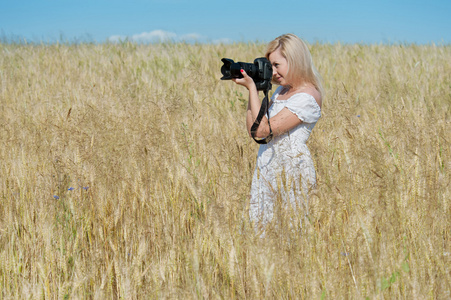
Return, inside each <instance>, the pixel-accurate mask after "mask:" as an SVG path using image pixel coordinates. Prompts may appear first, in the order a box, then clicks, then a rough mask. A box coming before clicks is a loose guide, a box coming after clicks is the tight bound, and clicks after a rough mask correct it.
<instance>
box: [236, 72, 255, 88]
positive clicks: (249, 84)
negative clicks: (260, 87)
mask: <svg viewBox="0 0 451 300" xmlns="http://www.w3.org/2000/svg"><path fill="white" fill-rule="evenodd" d="M241 74H243V78H233V79H232V81H233V82H235V83H236V84H239V85H242V86H244V87H245V88H247V89H248V90H249V91H250V90H253V89H255V90H256V89H257V87H256V86H255V82H254V79H252V77H250V76H249V75H247V74H246V72H245V71H244V70H243V69H241Z"/></svg>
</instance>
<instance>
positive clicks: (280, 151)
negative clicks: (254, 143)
mask: <svg viewBox="0 0 451 300" xmlns="http://www.w3.org/2000/svg"><path fill="white" fill-rule="evenodd" d="M282 88H283V87H282V86H279V87H278V88H277V89H276V90H275V92H274V94H273V95H272V97H271V99H272V105H271V107H270V108H269V110H268V112H269V117H270V118H271V117H273V116H275V115H276V114H277V113H279V112H280V111H281V110H282V109H283V108H285V107H286V108H288V109H289V110H290V111H291V112H293V113H295V114H296V115H297V116H298V118H299V119H300V120H301V121H302V123H301V124H299V125H298V126H296V127H295V128H293V129H291V130H290V131H289V132H287V133H285V134H283V135H280V136H277V137H274V138H273V139H272V140H271V141H270V142H269V143H268V144H262V145H261V146H260V149H259V151H258V156H257V165H256V167H255V172H254V175H253V179H252V187H251V200H250V207H249V214H250V218H251V221H253V222H255V224H256V225H259V224H260V225H265V224H266V223H268V222H270V221H271V220H272V218H273V214H274V204H275V202H276V200H277V199H278V197H280V198H279V199H281V200H282V203H284V204H286V205H289V204H291V205H292V208H295V209H300V210H299V211H300V212H301V213H303V214H305V215H307V214H308V191H309V189H311V188H312V187H313V186H314V185H315V184H316V174H315V167H314V164H313V160H312V158H311V156H310V152H309V149H308V148H307V145H306V142H307V140H308V138H309V136H310V133H311V132H312V129H313V127H314V126H315V124H316V122H317V121H318V119H319V118H320V117H321V108H320V107H319V105H318V103H317V102H316V100H315V98H314V97H313V96H311V95H309V94H306V93H298V94H295V95H293V96H291V97H290V98H289V99H287V100H277V97H278V96H279V94H280V92H281V91H282Z"/></svg>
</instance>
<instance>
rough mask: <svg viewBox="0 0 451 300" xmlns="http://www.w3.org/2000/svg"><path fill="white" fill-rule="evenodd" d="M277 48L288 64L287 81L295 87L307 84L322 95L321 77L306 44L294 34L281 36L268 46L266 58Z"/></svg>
mask: <svg viewBox="0 0 451 300" xmlns="http://www.w3.org/2000/svg"><path fill="white" fill-rule="evenodd" d="M278 48H280V52H281V53H282V55H283V57H285V59H286V60H287V62H288V74H287V77H288V78H287V79H289V80H290V81H291V82H293V83H294V84H296V85H301V84H303V83H305V82H309V83H311V84H313V85H314V86H315V88H316V89H317V90H318V91H319V92H320V93H321V95H323V87H322V84H321V76H320V75H319V73H318V71H317V70H316V68H315V66H314V65H313V60H312V55H311V54H310V51H309V49H308V46H307V44H306V43H305V42H304V41H303V40H301V39H300V38H299V37H297V36H296V35H294V34H291V33H289V34H284V35H281V36H279V37H277V38H276V39H274V40H273V41H271V42H270V43H269V44H268V47H267V50H266V55H265V56H266V58H267V59H269V55H270V54H271V53H273V52H274V51H276V50H277V49H278Z"/></svg>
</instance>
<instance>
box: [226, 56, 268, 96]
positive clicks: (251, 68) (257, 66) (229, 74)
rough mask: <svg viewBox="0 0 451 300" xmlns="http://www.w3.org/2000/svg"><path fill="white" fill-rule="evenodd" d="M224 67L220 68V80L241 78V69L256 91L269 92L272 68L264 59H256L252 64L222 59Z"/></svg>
mask: <svg viewBox="0 0 451 300" xmlns="http://www.w3.org/2000/svg"><path fill="white" fill-rule="evenodd" d="M221 61H222V62H223V63H224V65H223V66H222V67H221V73H222V75H223V76H222V77H221V80H230V79H233V78H243V75H242V74H241V69H243V70H244V71H246V73H247V75H249V76H250V77H251V78H252V79H253V80H254V82H255V85H256V86H257V90H258V91H264V90H268V91H269V90H270V89H271V87H272V86H271V80H272V66H271V63H270V62H269V60H267V59H266V58H265V57H260V58H256V59H255V60H254V63H253V64H251V63H244V62H234V61H233V60H231V59H229V58H223V59H221Z"/></svg>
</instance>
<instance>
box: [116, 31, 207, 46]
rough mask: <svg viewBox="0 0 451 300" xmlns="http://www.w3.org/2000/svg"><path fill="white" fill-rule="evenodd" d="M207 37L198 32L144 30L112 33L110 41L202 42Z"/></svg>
mask: <svg viewBox="0 0 451 300" xmlns="http://www.w3.org/2000/svg"><path fill="white" fill-rule="evenodd" d="M204 39H205V38H204V37H203V36H202V35H200V34H198V33H188V34H184V35H177V34H176V33H174V32H170V31H164V30H160V29H158V30H153V31H150V32H142V33H138V34H134V35H132V36H123V35H112V36H110V37H109V38H108V41H110V42H112V43H118V42H121V41H126V40H129V41H132V42H136V43H161V42H180V41H183V42H201V41H202V40H204Z"/></svg>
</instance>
